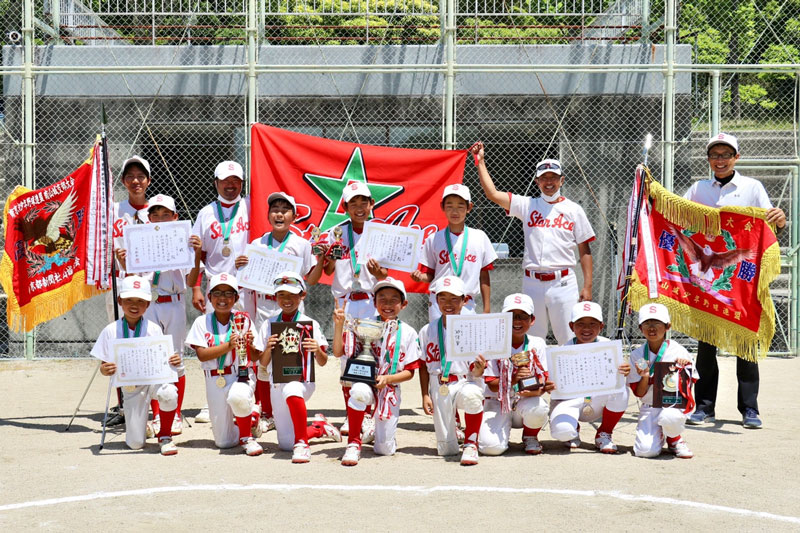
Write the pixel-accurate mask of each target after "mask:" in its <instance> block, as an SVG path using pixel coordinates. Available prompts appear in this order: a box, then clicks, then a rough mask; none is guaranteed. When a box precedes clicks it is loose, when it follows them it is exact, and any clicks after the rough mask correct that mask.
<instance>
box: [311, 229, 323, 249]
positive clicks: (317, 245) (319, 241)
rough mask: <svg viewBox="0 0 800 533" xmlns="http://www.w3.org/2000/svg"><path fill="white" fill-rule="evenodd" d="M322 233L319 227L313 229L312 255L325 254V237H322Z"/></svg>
mask: <svg viewBox="0 0 800 533" xmlns="http://www.w3.org/2000/svg"><path fill="white" fill-rule="evenodd" d="M321 234H322V232H321V231H320V229H319V228H314V229H312V230H311V255H315V256H316V255H324V254H325V239H323V238H321Z"/></svg>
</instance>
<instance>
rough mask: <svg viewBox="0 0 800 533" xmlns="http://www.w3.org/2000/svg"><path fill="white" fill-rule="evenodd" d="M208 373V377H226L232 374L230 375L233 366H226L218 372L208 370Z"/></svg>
mask: <svg viewBox="0 0 800 533" xmlns="http://www.w3.org/2000/svg"><path fill="white" fill-rule="evenodd" d="M208 373H209V375H211V376H221V375H225V376H227V375H228V374H232V373H233V365H231V366H226V367H225V368H223V369H222V371H219V370H209V371H208Z"/></svg>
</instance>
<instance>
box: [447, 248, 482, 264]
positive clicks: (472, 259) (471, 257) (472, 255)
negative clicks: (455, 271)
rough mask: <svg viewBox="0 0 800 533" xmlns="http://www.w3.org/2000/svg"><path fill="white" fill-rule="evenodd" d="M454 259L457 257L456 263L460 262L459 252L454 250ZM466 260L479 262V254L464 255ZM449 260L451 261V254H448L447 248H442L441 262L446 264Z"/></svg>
mask: <svg viewBox="0 0 800 533" xmlns="http://www.w3.org/2000/svg"><path fill="white" fill-rule="evenodd" d="M453 259H455V261H456V263H457V262H458V254H457V253H455V252H453ZM464 261H467V262H470V263H477V262H478V256H476V255H475V254H467V255H465V256H464ZM449 262H450V256H449V255H448V253H447V250H442V251H441V252H439V264H440V265H446V264H448V263H449Z"/></svg>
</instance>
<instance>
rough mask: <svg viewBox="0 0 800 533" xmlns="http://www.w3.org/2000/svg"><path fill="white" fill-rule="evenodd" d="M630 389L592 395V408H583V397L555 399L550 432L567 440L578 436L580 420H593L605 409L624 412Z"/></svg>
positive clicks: (601, 414) (561, 439)
mask: <svg viewBox="0 0 800 533" xmlns="http://www.w3.org/2000/svg"><path fill="white" fill-rule="evenodd" d="M629 391H630V389H628V388H627V387H625V390H623V391H622V392H618V393H616V394H600V395H597V396H592V399H591V402H590V404H591V410H589V411H587V410H584V408H583V404H584V401H583V398H572V399H571V400H554V401H553V403H552V404H551V408H550V434H551V435H552V436H553V438H554V439H556V440H560V441H562V442H566V441H568V440H572V439H574V438H575V437H577V436H578V422H579V421H580V422H593V421H595V420H598V419H599V418H601V417H602V416H603V409H608V410H609V411H613V412H615V413H623V412H625V409H627V408H628V397H629V395H630V392H629Z"/></svg>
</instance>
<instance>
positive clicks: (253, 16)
mask: <svg viewBox="0 0 800 533" xmlns="http://www.w3.org/2000/svg"><path fill="white" fill-rule="evenodd" d="M257 20H258V11H257V10H256V0H249V2H248V3H247V124H246V126H245V133H244V139H245V152H246V153H245V161H246V162H247V169H248V174H249V169H250V126H252V125H253V124H255V123H256V121H257V120H258V74H256V64H257V63H258V28H257V24H256V21H257ZM247 188H248V190H249V188H250V180H247Z"/></svg>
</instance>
